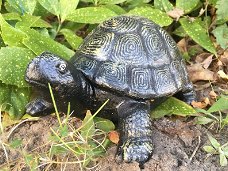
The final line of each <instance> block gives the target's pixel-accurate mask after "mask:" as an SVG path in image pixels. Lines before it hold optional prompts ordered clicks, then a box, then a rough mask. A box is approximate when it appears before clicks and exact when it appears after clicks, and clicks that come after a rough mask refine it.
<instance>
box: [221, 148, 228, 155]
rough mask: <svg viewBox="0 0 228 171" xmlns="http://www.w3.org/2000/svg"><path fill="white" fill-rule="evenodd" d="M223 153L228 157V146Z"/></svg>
mask: <svg viewBox="0 0 228 171" xmlns="http://www.w3.org/2000/svg"><path fill="white" fill-rule="evenodd" d="M222 151H223V152H224V154H225V156H226V157H228V146H225V147H223V148H222Z"/></svg>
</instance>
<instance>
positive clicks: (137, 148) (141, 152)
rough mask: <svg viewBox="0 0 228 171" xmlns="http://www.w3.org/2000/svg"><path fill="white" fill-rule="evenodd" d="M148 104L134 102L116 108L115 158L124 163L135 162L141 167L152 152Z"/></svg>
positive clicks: (125, 102)
mask: <svg viewBox="0 0 228 171" xmlns="http://www.w3.org/2000/svg"><path fill="white" fill-rule="evenodd" d="M149 108H150V106H149V104H147V103H144V102H138V101H134V100H128V101H124V102H123V103H122V104H121V105H119V106H118V108H117V112H118V115H119V116H118V117H119V129H120V143H119V146H118V151H117V157H118V159H119V160H124V161H125V162H133V161H137V162H138V163H139V164H140V166H141V167H143V164H144V163H145V162H146V161H148V160H149V159H150V157H151V156H152V152H153V143H152V123H151V118H150V114H149Z"/></svg>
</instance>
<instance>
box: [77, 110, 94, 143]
mask: <svg viewBox="0 0 228 171" xmlns="http://www.w3.org/2000/svg"><path fill="white" fill-rule="evenodd" d="M80 131H81V136H82V137H83V138H84V139H85V140H87V139H88V138H91V137H92V136H93V135H94V133H95V125H94V121H93V115H92V114H91V113H90V111H87V112H86V116H85V118H84V119H83V121H82V128H81V129H80Z"/></svg>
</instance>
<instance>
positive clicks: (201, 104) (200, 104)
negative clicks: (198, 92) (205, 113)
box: [191, 97, 210, 109]
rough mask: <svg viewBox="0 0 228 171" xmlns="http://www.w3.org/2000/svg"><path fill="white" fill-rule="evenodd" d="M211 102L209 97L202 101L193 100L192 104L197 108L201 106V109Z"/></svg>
mask: <svg viewBox="0 0 228 171" xmlns="http://www.w3.org/2000/svg"><path fill="white" fill-rule="evenodd" d="M209 104H210V100H209V98H208V97H206V98H204V99H203V100H202V101H200V102H196V101H193V102H192V103H191V105H192V106H193V107H195V108H200V109H204V108H205V107H207V105H209Z"/></svg>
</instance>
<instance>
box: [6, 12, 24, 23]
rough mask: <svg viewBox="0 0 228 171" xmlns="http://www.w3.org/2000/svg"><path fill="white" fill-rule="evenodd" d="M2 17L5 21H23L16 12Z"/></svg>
mask: <svg viewBox="0 0 228 171" xmlns="http://www.w3.org/2000/svg"><path fill="white" fill-rule="evenodd" d="M2 16H3V18H4V19H5V20H18V21H21V16H20V14H18V13H15V12H10V13H5V14H2Z"/></svg>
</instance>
